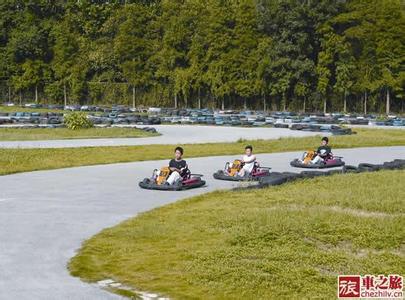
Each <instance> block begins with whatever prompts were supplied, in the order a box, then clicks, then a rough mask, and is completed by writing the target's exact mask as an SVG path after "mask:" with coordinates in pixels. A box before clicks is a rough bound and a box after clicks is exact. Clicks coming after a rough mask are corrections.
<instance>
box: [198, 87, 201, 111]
mask: <svg viewBox="0 0 405 300" xmlns="http://www.w3.org/2000/svg"><path fill="white" fill-rule="evenodd" d="M198 109H201V94H200V88H198Z"/></svg>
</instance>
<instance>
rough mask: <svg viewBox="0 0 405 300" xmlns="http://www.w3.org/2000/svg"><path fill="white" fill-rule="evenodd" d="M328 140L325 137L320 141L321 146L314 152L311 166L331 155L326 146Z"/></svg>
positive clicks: (329, 149) (330, 150)
mask: <svg viewBox="0 0 405 300" xmlns="http://www.w3.org/2000/svg"><path fill="white" fill-rule="evenodd" d="M328 144H329V139H328V138H327V137H326V136H325V137H323V138H322V140H321V145H320V146H319V147H318V149H317V150H316V154H317V155H316V156H315V158H314V159H313V160H312V163H313V164H316V163H319V162H320V161H324V160H325V159H327V158H328V156H330V155H331V154H332V149H331V148H330V147H329V146H328Z"/></svg>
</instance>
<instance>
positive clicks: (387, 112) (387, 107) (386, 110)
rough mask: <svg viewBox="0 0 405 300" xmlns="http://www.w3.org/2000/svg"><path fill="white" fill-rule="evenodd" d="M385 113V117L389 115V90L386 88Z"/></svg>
mask: <svg viewBox="0 0 405 300" xmlns="http://www.w3.org/2000/svg"><path fill="white" fill-rule="evenodd" d="M385 113H386V114H387V115H389V114H390V90H389V88H387V103H386V106H385Z"/></svg>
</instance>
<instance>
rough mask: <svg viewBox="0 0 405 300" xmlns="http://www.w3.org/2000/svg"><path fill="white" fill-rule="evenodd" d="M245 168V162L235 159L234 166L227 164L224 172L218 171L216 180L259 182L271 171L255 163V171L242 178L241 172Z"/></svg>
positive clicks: (215, 176)
mask: <svg viewBox="0 0 405 300" xmlns="http://www.w3.org/2000/svg"><path fill="white" fill-rule="evenodd" d="M242 168H243V161H241V160H239V159H235V160H234V161H233V163H232V164H230V163H229V162H227V163H226V164H225V168H224V169H223V170H218V171H217V172H215V173H214V174H213V176H214V178H215V179H220V180H229V181H249V180H259V178H260V177H263V176H268V175H269V174H270V169H271V168H268V167H261V166H260V165H259V163H257V162H255V164H254V166H253V170H252V172H251V173H249V174H245V176H240V175H239V171H240V170H241V169H242Z"/></svg>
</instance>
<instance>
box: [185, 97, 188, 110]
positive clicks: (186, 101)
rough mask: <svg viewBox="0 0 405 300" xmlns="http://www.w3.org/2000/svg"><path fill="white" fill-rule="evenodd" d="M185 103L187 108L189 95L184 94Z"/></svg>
mask: <svg viewBox="0 0 405 300" xmlns="http://www.w3.org/2000/svg"><path fill="white" fill-rule="evenodd" d="M184 103H185V105H186V108H187V106H188V99H187V95H184Z"/></svg>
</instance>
